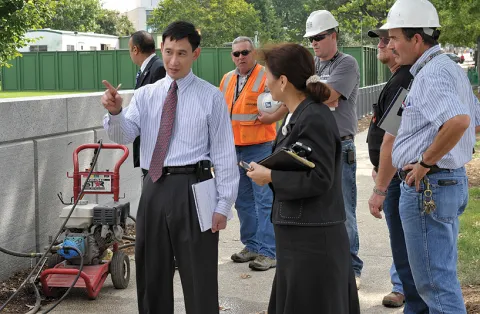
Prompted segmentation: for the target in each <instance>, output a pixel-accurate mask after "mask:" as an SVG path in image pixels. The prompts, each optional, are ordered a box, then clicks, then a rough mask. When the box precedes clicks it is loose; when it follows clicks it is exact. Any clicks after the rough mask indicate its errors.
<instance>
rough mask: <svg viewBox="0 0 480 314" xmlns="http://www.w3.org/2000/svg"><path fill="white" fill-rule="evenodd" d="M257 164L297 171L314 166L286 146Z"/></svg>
mask: <svg viewBox="0 0 480 314" xmlns="http://www.w3.org/2000/svg"><path fill="white" fill-rule="evenodd" d="M258 164H260V165H262V166H264V167H267V168H268V169H271V170H283V171H298V170H309V169H312V168H315V164H314V163H313V162H311V161H309V160H307V159H305V158H303V157H300V156H298V155H297V154H296V153H295V152H294V151H291V150H289V149H287V148H282V149H281V150H279V151H277V152H275V153H273V154H271V155H270V156H268V157H267V158H265V159H263V160H261V161H260V162H259V163H258Z"/></svg>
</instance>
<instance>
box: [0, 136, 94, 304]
mask: <svg viewBox="0 0 480 314" xmlns="http://www.w3.org/2000/svg"><path fill="white" fill-rule="evenodd" d="M102 142H103V141H102V140H101V139H100V140H99V141H98V143H99V146H98V151H96V154H94V156H93V159H92V164H93V165H94V166H93V167H91V168H90V172H89V173H88V176H87V179H86V180H85V183H84V184H83V187H82V190H81V191H80V194H79V196H78V197H77V200H76V201H75V203H74V204H73V207H72V209H71V210H70V212H69V213H68V216H67V218H65V221H64V222H63V224H62V226H61V227H60V230H58V232H57V234H56V235H55V237H54V238H53V241H52V243H51V244H50V245H49V247H48V249H47V250H46V251H45V253H43V254H42V257H41V258H40V259H39V261H38V262H37V264H36V265H35V266H34V267H33V269H32V271H31V272H30V274H28V276H27V278H26V279H25V280H24V281H23V282H22V284H21V285H20V287H19V288H18V289H17V291H15V292H14V293H13V294H12V295H11V296H10V297H9V298H8V300H7V301H6V302H5V303H4V304H2V306H1V307H0V312H1V311H3V310H4V309H5V307H6V306H7V305H8V303H10V302H11V301H12V300H13V298H15V297H16V296H17V294H18V293H19V292H20V291H21V290H22V289H23V287H25V284H26V283H27V282H28V281H29V280H30V278H31V277H32V275H33V273H34V272H35V269H36V268H37V267H38V266H39V265H40V264H42V263H43V260H44V259H45V257H46V256H47V254H48V253H49V252H50V250H51V249H52V247H53V244H54V243H55V241H57V239H58V237H59V236H60V234H61V233H62V232H63V230H64V228H65V225H66V224H67V222H68V220H69V219H70V216H72V214H73V211H74V210H75V207H77V204H78V201H79V200H80V199H81V198H82V196H83V192H84V191H85V188H86V186H87V183H88V182H89V180H90V176H91V175H92V172H93V169H94V167H95V165H96V164H97V160H98V155H100V151H101V149H102ZM80 255H81V254H80ZM82 260H83V257H82ZM78 277H80V272H79V273H78V276H77V278H76V280H75V281H74V283H73V285H75V283H76V282H77V280H78ZM73 285H72V287H73ZM69 291H70V289H68V290H67V293H68V292H69ZM64 296H66V295H64ZM61 300H63V297H62V299H61Z"/></svg>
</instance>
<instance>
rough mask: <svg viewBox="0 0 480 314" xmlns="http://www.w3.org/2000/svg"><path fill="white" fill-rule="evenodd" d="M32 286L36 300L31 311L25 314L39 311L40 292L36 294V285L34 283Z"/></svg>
mask: <svg viewBox="0 0 480 314" xmlns="http://www.w3.org/2000/svg"><path fill="white" fill-rule="evenodd" d="M32 286H33V289H35V298H36V301H35V306H34V307H33V309H31V310H30V311H28V312H27V313H26V314H35V313H37V312H38V310H39V309H40V305H41V304H42V298H41V297H40V292H38V288H37V285H36V284H35V283H34V282H32Z"/></svg>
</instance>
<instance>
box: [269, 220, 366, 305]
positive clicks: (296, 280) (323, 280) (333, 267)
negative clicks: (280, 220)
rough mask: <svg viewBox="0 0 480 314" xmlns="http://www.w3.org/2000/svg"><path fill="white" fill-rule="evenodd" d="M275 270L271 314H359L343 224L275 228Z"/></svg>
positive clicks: (276, 226)
mask: <svg viewBox="0 0 480 314" xmlns="http://www.w3.org/2000/svg"><path fill="white" fill-rule="evenodd" d="M274 229H275V239H276V248H277V268H276V273H275V278H274V281H273V287H272V294H271V296H270V304H269V306H268V314H304V313H305V314H306V313H319V314H329V313H332V314H357V313H360V306H359V303H358V292H357V287H356V284H355V276H354V273H353V269H352V267H351V257H350V252H349V244H348V235H347V230H346V229H345V225H344V224H343V223H342V224H337V225H333V226H326V227H297V226H290V225H275V226H274Z"/></svg>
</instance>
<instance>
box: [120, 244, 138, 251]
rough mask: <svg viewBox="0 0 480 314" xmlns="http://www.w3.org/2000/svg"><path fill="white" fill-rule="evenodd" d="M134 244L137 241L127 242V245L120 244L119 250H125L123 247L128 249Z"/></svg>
mask: <svg viewBox="0 0 480 314" xmlns="http://www.w3.org/2000/svg"><path fill="white" fill-rule="evenodd" d="M132 246H135V243H129V244H125V245H122V246H119V247H118V249H119V250H123V249H127V248H129V247H132Z"/></svg>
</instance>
